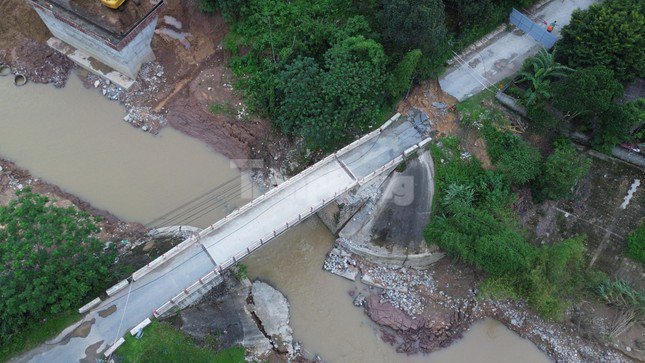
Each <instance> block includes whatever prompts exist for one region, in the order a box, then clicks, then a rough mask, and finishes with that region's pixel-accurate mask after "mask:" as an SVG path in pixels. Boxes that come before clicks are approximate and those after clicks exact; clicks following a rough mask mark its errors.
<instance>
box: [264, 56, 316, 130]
mask: <svg viewBox="0 0 645 363" xmlns="http://www.w3.org/2000/svg"><path fill="white" fill-rule="evenodd" d="M322 79H323V71H322V70H321V69H320V67H319V66H318V63H316V61H315V60H314V59H313V58H299V59H296V60H295V61H294V62H293V63H291V64H290V65H289V66H287V68H286V69H285V70H284V71H282V73H280V81H279V85H278V87H279V88H280V89H281V91H282V93H283V97H282V101H281V104H280V107H279V111H278V117H277V119H276V123H277V124H278V125H279V126H280V127H281V128H282V131H283V132H285V133H292V134H301V133H302V132H303V129H304V128H308V127H315V125H316V124H318V123H321V122H322V119H321V117H322V115H323V113H324V100H323V90H322V88H321V87H320V86H321V84H322Z"/></svg>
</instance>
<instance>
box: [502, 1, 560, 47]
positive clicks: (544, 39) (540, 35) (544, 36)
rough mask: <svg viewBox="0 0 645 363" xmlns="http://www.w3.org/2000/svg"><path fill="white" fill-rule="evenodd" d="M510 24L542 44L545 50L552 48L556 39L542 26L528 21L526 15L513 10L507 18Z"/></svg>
mask: <svg viewBox="0 0 645 363" xmlns="http://www.w3.org/2000/svg"><path fill="white" fill-rule="evenodd" d="M509 20H510V22H511V23H512V24H513V25H515V26H517V27H518V28H520V29H521V30H522V31H524V32H525V33H526V34H528V35H530V36H531V37H532V38H533V39H535V40H536V41H538V42H539V43H540V44H542V45H543V46H544V47H545V48H546V49H550V48H551V47H553V45H554V44H555V42H556V41H557V40H558V38H556V37H555V35H553V34H551V33H549V32H548V31H546V28H545V27H544V25H543V24H537V23H535V22H534V21H533V20H531V19H529V18H528V17H527V16H526V15H524V14H522V13H520V12H519V11H518V10H517V9H513V11H512V12H511V15H510V17H509Z"/></svg>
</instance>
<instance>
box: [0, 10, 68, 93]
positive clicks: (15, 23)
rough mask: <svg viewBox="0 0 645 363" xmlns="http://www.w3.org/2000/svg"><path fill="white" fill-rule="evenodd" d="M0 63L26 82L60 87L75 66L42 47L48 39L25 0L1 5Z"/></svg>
mask: <svg viewBox="0 0 645 363" xmlns="http://www.w3.org/2000/svg"><path fill="white" fill-rule="evenodd" d="M0 14H2V21H0V64H2V63H3V64H8V65H10V66H11V67H12V71H13V73H22V74H24V75H26V76H27V78H28V79H29V81H31V82H37V83H52V84H54V85H55V86H56V87H63V86H64V85H65V82H66V81H67V76H68V74H69V72H70V70H71V69H72V68H73V67H74V65H73V63H72V62H71V61H70V60H68V59H67V57H65V56H63V55H62V54H59V53H58V52H55V51H54V50H52V49H51V48H49V47H48V46H47V44H45V42H46V41H47V39H48V38H49V37H50V36H51V35H50V33H49V30H47V27H45V24H44V23H43V22H42V21H41V20H40V17H38V15H37V14H36V12H35V11H34V10H33V9H32V8H31V6H30V5H29V3H28V2H27V1H24V0H3V1H2V2H0Z"/></svg>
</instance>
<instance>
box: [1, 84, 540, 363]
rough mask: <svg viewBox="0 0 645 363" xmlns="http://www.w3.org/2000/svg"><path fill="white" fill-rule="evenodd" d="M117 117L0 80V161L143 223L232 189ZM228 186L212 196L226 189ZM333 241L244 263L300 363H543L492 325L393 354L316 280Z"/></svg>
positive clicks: (341, 289) (345, 286)
mask: <svg viewBox="0 0 645 363" xmlns="http://www.w3.org/2000/svg"><path fill="white" fill-rule="evenodd" d="M123 116H124V113H123V109H122V108H121V107H120V106H119V105H118V104H117V103H116V102H111V101H108V100H107V99H105V98H104V97H102V96H101V95H100V94H98V91H96V90H94V89H85V88H84V87H83V86H82V84H81V82H80V81H79V80H78V78H77V77H75V76H72V77H70V80H69V82H68V85H67V86H66V87H65V88H64V89H62V90H59V89H55V88H53V87H51V86H43V85H33V84H29V85H27V86H24V87H21V88H16V87H14V86H13V84H12V83H11V80H10V79H9V78H7V77H0V156H2V157H4V158H6V159H10V160H12V161H14V162H16V164H18V165H19V166H20V167H22V168H25V169H27V170H29V171H30V172H31V173H32V175H33V176H34V177H38V178H43V179H44V180H46V181H48V182H50V183H52V184H55V185H58V186H59V187H61V188H62V189H64V190H65V191H67V192H70V193H72V194H75V195H77V196H79V197H81V198H82V199H84V200H86V201H88V202H90V203H92V204H93V205H94V206H95V207H97V208H102V209H106V210H108V211H110V212H112V213H113V214H115V215H117V216H119V217H121V218H122V219H125V220H130V221H139V222H144V223H146V222H149V221H151V220H154V219H155V218H158V217H159V216H161V215H163V214H165V213H166V212H168V211H170V210H172V209H174V208H175V207H177V206H179V205H181V204H183V203H185V202H187V201H189V200H191V199H194V198H195V197H198V196H201V195H203V194H204V193H207V192H208V191H211V190H212V189H213V188H215V187H217V186H219V185H222V184H225V183H226V182H227V181H230V180H233V179H236V178H237V179H239V172H238V171H237V170H236V169H235V168H231V166H230V162H229V160H227V159H226V158H225V157H223V156H221V155H219V154H216V153H214V152H212V150H210V149H209V148H208V147H207V146H206V145H205V144H203V143H201V142H200V141H197V140H195V139H192V138H190V137H187V136H185V135H183V134H181V133H179V132H177V131H175V130H173V129H171V128H170V127H166V128H164V129H163V130H162V132H161V133H160V134H159V135H158V136H152V135H150V134H147V133H144V132H142V131H140V130H136V129H134V128H132V127H131V126H130V125H128V124H126V123H125V122H123V121H122V120H121V119H122V118H123ZM237 183H239V181H238V182H237ZM231 185H233V184H232V183H229V184H226V185H225V186H226V188H222V190H220V192H222V191H230V190H232V189H235V188H233V187H232V186H231ZM231 188H232V189H231ZM238 189H239V188H238ZM212 193H213V195H216V194H217V191H216V192H212ZM209 195H210V194H209ZM205 200H206V201H209V202H210V203H211V204H210V206H211V208H206V209H205V210H204V211H203V213H198V214H197V215H194V216H190V215H188V214H186V215H184V216H183V217H185V220H182V222H187V223H188V222H189V223H190V224H193V225H196V226H205V225H207V224H209V223H212V222H214V221H215V220H217V219H218V218H221V217H222V216H223V215H224V214H225V213H226V212H228V211H230V210H231V209H232V208H233V207H234V206H235V205H237V204H239V203H241V201H240V198H239V197H237V198H236V196H235V195H234V194H230V192H229V193H224V194H223V196H222V197H221V198H219V199H218V198H216V197H212V198H211V197H209V198H207V199H205ZM222 200H226V201H228V202H227V203H223V202H222ZM205 205H209V204H208V203H206V204H205ZM191 218H192V219H191ZM179 220H180V219H177V221H179ZM333 241H334V237H333V236H332V234H331V233H330V232H329V231H328V230H327V229H326V228H325V227H324V225H323V224H322V223H320V222H319V220H318V219H317V218H311V219H309V220H307V221H305V222H304V223H303V224H301V225H300V226H297V227H295V228H293V229H292V230H290V231H289V232H287V233H286V234H284V235H283V236H282V237H280V238H278V239H276V240H275V241H273V242H272V243H271V244H270V245H269V246H267V247H264V248H263V249H261V250H260V251H258V252H256V253H255V254H254V255H253V256H251V257H250V258H249V259H248V260H246V262H245V263H246V264H247V265H248V266H249V272H250V275H251V277H253V278H260V279H262V280H265V281H267V282H269V283H271V284H272V285H273V286H275V287H276V288H278V289H279V290H280V291H282V292H283V293H285V294H286V295H287V297H288V299H289V301H290V304H291V325H292V327H293V330H294V335H295V339H296V340H298V341H301V342H302V343H303V345H304V348H305V350H306V352H307V353H308V354H310V355H312V356H313V355H315V354H318V355H320V356H321V357H322V358H323V359H324V360H325V361H329V362H356V363H358V362H371V363H373V362H478V363H479V362H495V363H499V362H517V361H522V362H523V363H533V362H548V359H547V357H546V356H545V355H544V354H543V353H541V352H540V351H539V350H538V349H537V348H536V347H535V346H534V345H533V344H532V343H530V342H529V341H527V340H524V339H522V338H520V337H519V336H518V335H516V334H515V333H513V332H511V331H510V330H508V329H506V328H505V327H504V326H502V325H501V324H500V323H498V322H496V321H494V320H484V321H482V322H479V323H477V324H475V325H474V326H473V327H472V328H471V330H470V331H469V332H468V333H466V335H465V337H464V338H463V339H462V340H460V341H459V342H457V343H456V344H453V345H452V346H450V347H449V348H447V349H445V350H443V351H440V352H437V353H434V354H431V355H426V356H420V355H419V356H411V357H408V356H404V355H401V354H397V353H396V352H395V351H394V349H393V348H392V347H390V346H389V345H387V344H385V343H383V342H382V341H381V340H380V338H379V337H378V335H377V332H378V331H377V329H376V327H375V326H374V324H372V323H371V322H370V321H369V319H368V318H367V316H366V315H365V314H364V313H363V312H362V311H361V309H360V308H357V307H354V306H353V304H352V300H351V298H350V296H349V295H348V294H347V291H348V290H349V289H350V288H351V287H352V286H353V283H352V282H350V281H347V280H345V279H343V278H340V277H337V276H334V275H331V274H329V273H327V272H324V271H323V270H322V268H321V266H322V262H323V259H324V257H325V254H326V253H327V252H328V251H329V249H330V248H331V246H332V244H333Z"/></svg>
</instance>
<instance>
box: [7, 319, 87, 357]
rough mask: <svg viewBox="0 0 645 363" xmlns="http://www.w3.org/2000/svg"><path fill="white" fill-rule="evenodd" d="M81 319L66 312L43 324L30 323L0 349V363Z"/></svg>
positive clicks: (31, 347)
mask: <svg viewBox="0 0 645 363" xmlns="http://www.w3.org/2000/svg"><path fill="white" fill-rule="evenodd" d="M80 318H81V315H80V314H78V313H77V312H76V311H73V310H72V311H67V312H64V313H62V314H60V315H57V316H54V317H51V318H48V319H47V320H46V321H45V322H43V323H32V324H30V325H28V326H27V327H26V328H25V329H23V330H22V331H21V332H20V333H18V334H16V335H14V336H13V337H11V338H10V339H9V340H8V341H7V342H6V343H5V344H3V345H2V347H0V362H5V361H8V360H9V359H11V358H13V357H16V356H18V355H19V354H21V353H24V352H26V351H28V350H30V349H33V348H35V347H36V346H38V345H40V344H42V343H44V342H45V341H47V340H49V339H51V338H53V337H55V336H56V335H57V334H58V333H60V332H61V331H62V330H63V329H65V328H66V327H68V326H69V325H71V324H73V323H75V322H76V321H78V320H79V319H80Z"/></svg>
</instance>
